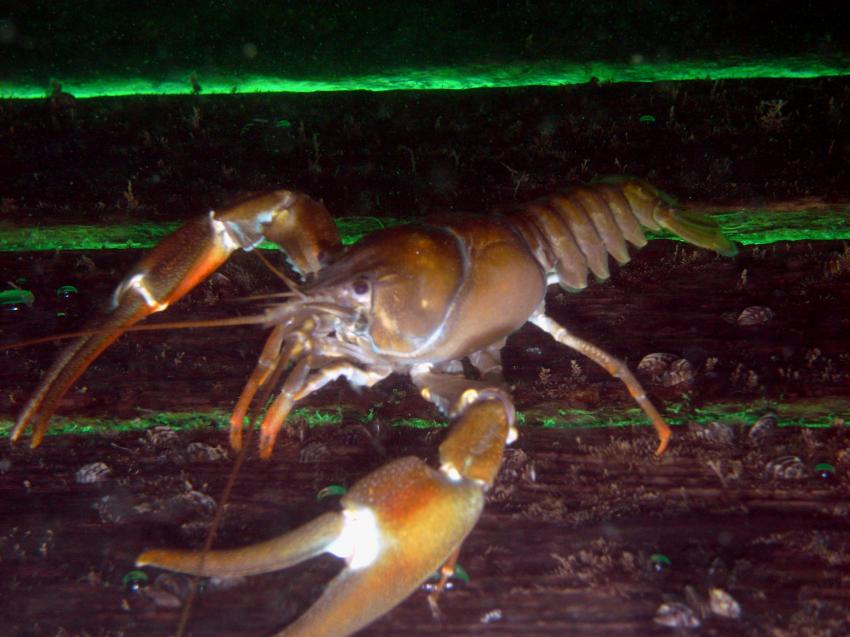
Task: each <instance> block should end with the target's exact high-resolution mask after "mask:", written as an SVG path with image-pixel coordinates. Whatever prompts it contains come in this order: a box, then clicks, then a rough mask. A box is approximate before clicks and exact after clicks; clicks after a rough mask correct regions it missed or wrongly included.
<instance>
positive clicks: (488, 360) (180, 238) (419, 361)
mask: <svg viewBox="0 0 850 637" xmlns="http://www.w3.org/2000/svg"><path fill="white" fill-rule="evenodd" d="M643 228H648V229H651V230H657V229H659V228H666V229H667V230H669V231H671V232H673V233H674V234H676V235H678V236H679V237H681V238H683V239H684V240H686V241H689V242H690V243H692V244H695V245H697V246H701V247H704V248H709V249H712V250H715V251H717V252H718V253H720V254H723V255H732V254H734V253H735V247H734V245H733V244H732V243H730V242H729V241H728V240H727V239H726V238H725V237H724V236H723V235H722V234H721V232H720V230H719V229H718V227H717V226H716V225H715V224H714V223H713V222H712V221H711V220H710V219H708V218H705V217H702V216H700V215H698V214H695V213H693V212H690V211H688V210H686V209H684V208H682V207H680V206H678V205H677V204H676V203H675V202H674V201H673V200H671V199H670V198H669V197H667V196H666V195H664V194H663V193H661V192H659V191H658V190H656V189H655V188H653V187H652V186H650V185H649V184H647V183H645V182H643V181H640V180H637V179H630V178H616V179H607V180H602V181H599V182H597V183H594V184H591V185H580V186H574V187H572V188H567V189H565V190H563V191H561V192H558V193H556V194H554V195H551V196H548V197H544V198H542V199H538V200H536V201H532V202H529V203H526V204H522V205H518V206H515V207H513V208H509V209H505V210H500V211H498V212H497V213H493V214H490V215H487V216H471V215H470V216H463V215H456V216H452V217H450V218H445V217H440V218H433V219H425V220H424V221H422V222H421V223H417V224H410V225H405V226H400V227H395V228H389V229H384V230H380V231H378V232H375V233H373V234H371V235H368V236H366V237H365V238H363V239H362V240H361V241H359V242H358V243H356V244H354V245H352V246H350V247H348V248H343V247H342V246H341V243H340V240H339V236H338V234H337V231H336V227H335V225H334V223H333V220H332V219H331V216H330V214H329V213H328V211H327V209H326V208H325V207H324V206H323V205H322V204H320V203H318V202H316V201H314V200H312V199H310V198H309V197H307V196H306V195H303V194H300V193H296V192H291V191H286V190H281V191H276V192H272V193H268V194H265V195H260V196H257V197H253V198H249V199H245V200H242V201H240V202H237V203H236V204H234V205H232V206H230V207H226V208H224V209H222V210H219V211H212V212H210V213H209V214H208V215H205V216H202V217H199V218H197V219H195V220H193V221H190V222H189V223H188V224H186V225H185V226H184V227H183V228H181V229H180V230H178V231H177V232H176V233H174V234H173V235H172V236H170V237H169V238H166V239H165V240H164V241H163V242H162V243H161V244H160V245H159V246H158V247H156V248H155V249H154V250H153V251H151V252H150V253H149V254H148V255H147V256H146V257H144V258H143V259H142V261H141V262H140V263H139V264H138V265H137V266H136V267H135V268H134V269H133V271H132V272H131V273H130V274H129V275H128V276H127V278H125V279H124V281H123V282H122V283H121V284H120V285H119V286H118V288H117V290H116V291H115V295H114V303H113V309H112V310H111V312H109V313H108V314H107V315H106V316H104V317H102V318H99V319H97V320H95V321H93V323H92V324H91V325H90V327H89V329H88V330H87V331H86V332H85V335H84V336H81V337H79V338H78V339H77V340H75V341H74V342H72V343H71V344H70V345H69V346H68V347H67V348H66V349H65V350H64V351H63V352H62V353H61V354H60V356H59V358H58V359H57V361H56V362H55V363H54V364H53V366H52V367H51V368H50V369H49V370H48V371H47V373H46V374H45V376H44V379H43V380H42V382H41V384H40V385H39V387H38V388H37V389H36V390H35V392H34V393H33V396H32V398H31V399H30V401H29V403H28V404H27V405H26V408H25V409H24V410H23V412H22V413H21V415H20V417H19V418H18V421H17V423H16V425H15V428H14V430H13V432H12V439H13V440H18V439H20V438H21V436H22V435H23V433H24V431H25V430H26V429H27V428H28V427H29V426H30V425H31V426H32V428H33V435H32V445H33V446H36V445H38V444H39V443H40V442H41V440H42V437H43V435H44V432H45V430H46V429H47V426H48V423H49V421H50V418H51V416H52V414H53V413H54V411H55V410H56V408H57V406H58V404H59V401H60V399H61V398H62V396H63V394H64V393H65V392H66V391H67V390H68V389H69V388H70V387H71V385H72V384H73V383H74V382H75V380H76V379H77V378H78V377H79V376H80V375H81V374H82V373H83V372H84V371H85V369H86V368H87V367H88V366H89V365H90V364H91V362H92V361H93V360H94V359H95V358H96V357H97V356H98V355H99V354H100V353H101V352H102V351H103V350H104V349H106V348H107V347H108V346H109V345H110V344H111V343H112V342H113V341H115V339H116V338H118V337H119V336H120V335H121V334H122V333H124V332H125V331H127V330H128V329H129V328H131V327H132V326H133V325H134V324H135V323H136V322H138V321H140V320H141V319H143V318H144V317H146V316H148V315H149V314H151V313H153V312H158V311H161V310H164V309H165V308H166V307H167V306H168V305H169V304H171V303H173V302H175V301H177V300H178V299H179V298H180V297H182V296H183V295H184V294H186V293H187V292H188V291H189V290H191V289H192V288H193V287H194V286H195V285H197V284H198V283H199V282H200V281H202V280H204V279H205V278H206V277H208V276H209V275H210V274H211V273H212V272H213V271H214V270H215V269H216V268H218V266H219V265H221V264H222V263H223V262H224V261H225V260H226V259H227V258H228V256H229V255H230V254H231V253H232V252H233V251H234V250H236V249H243V250H251V249H253V248H255V247H256V246H257V245H259V243H261V242H262V241H264V240H269V241H272V242H274V243H276V244H277V245H279V246H280V248H281V250H283V252H284V253H285V254H286V256H287V257H288V260H289V263H290V265H291V266H292V268H293V270H294V271H295V272H296V274H297V275H299V276H300V277H301V282H300V283H299V284H297V285H296V294H294V295H293V296H292V298H291V299H289V300H287V301H286V302H284V303H281V304H279V305H276V306H274V307H271V308H270V309H267V310H266V311H265V312H264V313H263V314H262V315H260V316H258V317H255V320H254V322H255V323H259V324H263V325H266V326H267V327H268V328H269V330H270V332H269V336H268V339H267V341H266V344H265V346H264V347H263V350H262V352H261V354H260V357H259V361H258V363H257V366H256V368H255V369H254V371H253V373H252V374H251V376H250V378H249V379H248V381H247V383H246V385H245V388H244V390H243V392H242V395H241V396H240V398H239V400H238V401H237V404H236V406H235V408H234V410H233V414H232V417H231V421H230V424H231V431H230V440H231V444H232V445H233V446H234V447H235V448H239V447H241V446H242V442H243V430H242V427H243V423H244V421H245V420H246V415H247V414H249V413H253V412H256V411H260V410H262V408H263V407H264V406H265V404H266V402H267V399H269V398H270V397H271V396H272V395H274V398H272V399H271V400H270V404H269V405H268V407H267V408H266V409H265V412H264V415H263V418H262V422H261V424H260V442H259V445H260V448H259V453H260V455H261V456H262V457H269V456H270V455H271V454H272V452H273V449H274V445H275V439H276V437H277V435H278V433H279V431H280V429H281V428H282V426H283V425H284V423H285V421H286V418H287V416H288V414H289V412H290V411H291V409H292V407H293V405H295V403H297V402H298V401H299V400H301V399H303V398H304V397H306V396H308V395H310V394H312V393H313V392H315V391H317V390H318V389H320V388H321V387H323V386H324V385H326V384H328V383H329V382H331V381H333V380H335V379H338V378H345V379H346V380H347V381H348V382H349V383H350V384H351V385H354V386H358V387H364V386H365V387H369V386H372V385H374V384H375V383H377V382H378V381H380V380H382V379H384V378H386V377H387V376H389V375H390V374H392V373H400V374H407V375H409V376H410V378H411V380H412V382H413V383H414V385H415V386H416V387H417V388H418V389H419V391H420V392H421V394H422V396H423V397H424V398H425V399H426V400H428V401H430V402H432V403H433V404H434V405H436V406H437V407H438V408H439V409H440V410H441V411H442V412H443V413H445V414H446V415H447V416H448V417H449V418H450V419H451V421H452V427H451V428H450V430H449V432H448V434H447V435H446V437H445V439H444V441H443V443H442V444H441V446H440V454H439V456H440V460H439V461H440V465H439V467H438V468H432V467H431V466H429V465H428V464H426V463H425V462H424V461H422V460H420V459H418V458H415V457H407V458H401V459H398V460H395V461H393V462H390V463H388V464H387V465H385V466H383V467H381V468H379V469H377V470H376V471H374V472H372V473H370V474H369V475H367V476H365V477H364V478H362V479H361V480H360V481H359V482H358V483H357V484H355V485H354V487H353V488H352V489H351V490H350V491H349V492H348V494H347V495H346V496H345V497H343V498H342V501H341V504H342V510H341V511H339V512H336V513H326V514H325V515H322V516H320V517H319V518H317V519H316V520H314V521H313V522H310V523H309V524H306V525H305V526H303V527H301V528H298V529H295V530H293V531H291V532H290V533H287V534H285V535H283V536H281V537H278V538H275V539H272V540H269V541H267V542H264V543H261V544H258V545H255V546H250V547H247V548H242V549H237V550H232V551H211V552H206V553H204V552H180V551H170V550H151V551H147V552H145V553H143V554H142V555H141V556H140V557H139V559H138V564H139V565H148V566H157V567H160V568H164V569H169V570H173V571H181V572H185V573H195V574H198V575H217V576H236V575H250V574H257V573H263V572H267V571H271V570H275V569H280V568H285V567H287V566H291V565H293V564H297V563H299V562H302V561H304V560H307V559H309V558H311V557H313V556H315V555H318V554H320V553H323V552H330V553H333V554H334V555H338V556H340V557H342V558H344V559H345V561H346V567H345V568H344V569H343V570H342V572H341V573H340V574H339V575H338V576H337V577H336V578H335V579H334V580H333V581H332V582H331V583H330V585H329V586H328V587H327V588H326V590H325V591H324V593H323V594H322V596H321V597H320V598H319V600H318V601H317V602H316V603H315V604H314V605H313V606H311V607H310V608H309V609H308V610H307V611H306V612H305V613H304V614H303V615H302V616H301V617H300V618H299V619H298V620H297V621H296V622H295V623H293V624H292V625H290V626H289V627H287V628H286V629H284V631H283V632H281V633H280V634H281V635H349V634H351V633H353V632H355V631H357V630H359V629H360V628H362V627H364V626H366V625H368V624H369V623H371V622H372V621H374V620H375V619H376V618H378V617H380V616H381V615H383V614H384V613H386V612H387V611H389V610H390V609H392V608H393V607H395V606H396V605H397V604H399V603H400V602H401V601H402V600H404V599H405V598H406V597H407V596H408V595H410V594H411V593H412V592H413V591H414V590H416V588H417V587H418V586H420V585H421V584H422V582H423V581H425V580H426V579H427V578H428V577H429V576H430V575H431V574H432V573H434V572H435V571H438V570H439V571H440V572H441V573H442V578H441V580H440V583H439V584H438V585H437V587H436V591H435V592H434V593H432V596H431V601H432V603H433V604H436V598H437V596H438V595H439V592H440V591H441V590H442V588H443V585H444V584H445V579H446V577H447V574H448V573H449V572H450V571H451V568H452V566H453V565H454V562H455V560H456V558H457V555H458V552H459V551H460V547H461V545H462V543H463V541H464V539H465V538H466V536H467V535H468V534H469V532H470V531H471V530H472V529H473V527H474V526H475V524H476V522H477V520H478V518H479V516H480V515H481V511H482V508H483V504H484V494H485V492H486V491H487V489H489V488H490V487H491V486H492V484H493V482H494V480H495V478H496V475H497V473H498V471H499V467H500V465H501V462H502V456H503V452H504V448H505V445H507V444H509V443H510V442H512V441H513V440H514V438H515V437H516V429H515V413H514V407H513V403H512V401H511V397H510V395H509V394H508V391H507V389H506V386H505V384H504V381H503V377H502V365H501V350H502V347H503V346H504V344H505V340H506V338H507V337H508V336H509V335H510V334H511V333H513V332H514V331H516V330H518V329H519V328H520V327H521V326H522V325H523V324H525V323H526V322H531V323H534V324H535V325H537V326H538V327H539V328H541V329H542V330H544V331H545V332H547V333H549V334H550V335H551V336H552V337H553V338H554V339H555V340H557V341H558V342H559V343H561V344H563V345H566V346H567V347H570V348H572V349H574V350H577V351H579V352H581V353H582V354H584V355H585V356H587V357H588V358H590V359H591V360H593V361H595V362H596V363H598V364H599V365H601V366H602V367H604V368H605V369H606V370H607V371H608V372H609V373H610V374H612V375H613V376H616V377H617V378H619V379H621V380H622V381H623V383H624V384H625V386H626V387H627V389H628V391H629V393H630V394H631V395H632V396H633V397H634V399H635V401H636V402H637V403H638V404H639V405H640V407H641V409H642V410H643V411H644V413H645V414H646V415H647V417H648V418H649V420H650V421H651V422H652V424H653V426H654V427H655V430H656V432H657V435H658V438H659V445H658V449H657V453H659V454H660V453H662V452H663V451H664V449H665V448H666V446H667V443H668V440H669V438H670V429H669V428H668V426H667V424H666V423H665V422H664V419H663V418H662V416H661V414H660V413H659V412H658V411H657V410H656V409H655V407H654V406H653V405H652V403H651V402H650V401H649V399H648V398H647V396H646V392H645V391H644V389H643V387H641V385H640V383H639V382H638V380H637V379H636V378H635V377H634V376H633V375H632V373H631V372H630V371H629V369H628V368H627V367H626V366H625V365H624V364H623V363H622V362H621V361H619V360H617V359H616V358H614V357H613V356H611V355H610V354H608V353H607V352H605V351H603V350H602V349H600V348H599V347H597V346H595V345H593V344H592V343H590V342H588V341H586V340H584V339H582V338H580V337H579V336H577V335H575V334H573V333H572V332H571V331H570V330H568V329H567V328H566V327H564V326H562V325H559V324H558V323H557V322H555V321H554V320H553V319H552V318H551V317H549V316H547V314H546V311H545V305H544V297H545V294H546V288H547V287H548V286H549V285H551V284H558V285H560V286H562V287H563V288H565V289H568V290H573V291H576V290H581V289H582V288H584V287H586V286H587V284H588V274H590V273H592V274H593V275H594V276H595V277H596V278H597V279H599V280H604V279H606V278H608V276H609V264H608V257H609V255H611V256H613V257H614V259H615V260H616V261H617V262H619V263H620V264H625V263H626V262H627V261H628V260H629V248H628V245H627V244H631V245H632V246H635V247H641V246H643V245H644V244H645V243H646V238H645V237H644V231H643ZM464 360H466V361H468V363H469V364H470V365H471V366H472V367H473V368H475V369H476V370H477V372H478V379H476V380H472V379H468V378H467V377H466V376H465V375H464V374H463V361H464ZM275 394H276V395H275Z"/></svg>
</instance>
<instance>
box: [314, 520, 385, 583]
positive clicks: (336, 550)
mask: <svg viewBox="0 0 850 637" xmlns="http://www.w3.org/2000/svg"><path fill="white" fill-rule="evenodd" d="M342 517H343V525H342V531H341V532H340V534H339V536H337V538H336V539H335V540H334V541H333V542H331V543H330V544H329V545H328V548H327V549H326V550H327V552H328V553H331V554H332V555H336V556H337V557H341V558H342V559H344V560H345V563H346V565H347V566H348V568H350V569H351V570H354V571H356V570H359V569H361V568H366V567H367V566H370V565H371V564H372V563H373V562H374V561H375V560H376V559H377V557H378V554H379V553H380V551H381V543H382V542H381V531H380V529H379V528H378V519H377V518H376V517H375V512H374V511H372V509H370V508H369V507H358V508H354V509H345V510H343V512H342Z"/></svg>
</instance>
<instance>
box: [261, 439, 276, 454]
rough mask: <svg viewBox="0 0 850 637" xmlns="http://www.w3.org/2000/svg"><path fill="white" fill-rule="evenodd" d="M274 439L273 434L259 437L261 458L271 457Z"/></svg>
mask: <svg viewBox="0 0 850 637" xmlns="http://www.w3.org/2000/svg"><path fill="white" fill-rule="evenodd" d="M274 439H275V436H273V435H266V434H265V433H263V435H262V436H261V437H260V458H262V459H263V460H268V459H269V458H271V457H272V451H274Z"/></svg>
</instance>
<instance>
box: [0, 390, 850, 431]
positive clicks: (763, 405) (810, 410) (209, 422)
mask: <svg viewBox="0 0 850 637" xmlns="http://www.w3.org/2000/svg"><path fill="white" fill-rule="evenodd" d="M757 403H758V404H753V403H746V405H745V404H743V403H714V404H708V405H705V406H704V407H701V408H699V409H695V410H693V411H692V412H688V413H687V414H684V415H682V416H676V415H674V414H672V413H670V412H668V414H667V416H668V420H667V422H668V423H669V424H670V425H672V426H674V427H678V426H684V425H685V424H686V423H687V422H689V421H693V422H696V423H699V424H708V423H709V422H711V421H719V422H723V423H726V424H729V425H734V426H746V427H749V426H752V425H753V424H754V423H755V422H756V420H758V419H759V418H760V417H761V416H763V415H764V414H765V413H766V412H768V411H773V412H775V413H778V414H779V418H778V420H777V424H778V426H779V427H806V428H818V429H820V428H827V427H834V426H835V422H836V418H840V417H843V415H844V414H846V413H847V412H848V411H850V399H848V398H847V397H844V396H841V397H824V398H821V399H817V400H806V401H797V402H794V403H787V404H786V403H774V402H765V401H757ZM550 407H551V406H550ZM346 417H348V418H351V419H353V420H354V421H357V420H359V419H360V418H362V415H360V416H359V417H358V414H356V413H351V412H348V411H347V410H346V409H345V408H344V407H342V406H340V407H334V408H322V409H313V408H301V409H297V410H295V411H294V412H293V413H292V415H291V416H290V418H291V419H301V420H304V421H305V422H306V423H307V424H308V425H309V426H310V427H318V426H327V425H332V426H338V425H340V424H341V423H342V422H343V421H344V420H345V418H346ZM229 420H230V415H229V414H228V413H226V412H223V411H220V410H214V411H210V412H161V413H157V414H155V415H153V416H148V417H145V418H131V419H124V420H119V419H112V418H90V417H87V418H73V417H63V416H56V417H54V418H53V420H52V421H51V426H50V429H49V430H48V432H47V433H48V435H49V436H61V435H69V434H70V435H97V434H102V433H104V432H116V431H117V432H133V431H138V432H141V431H145V430H147V429H150V428H151V427H155V426H168V427H171V428H172V429H175V430H178V431H192V430H198V429H209V428H213V429H218V430H221V431H225V430H226V429H227V428H228V427H229ZM517 422H518V423H519V424H520V425H521V427H544V428H548V429H600V428H606V427H633V426H637V427H650V426H651V425H650V423H648V422H647V421H646V416H645V415H644V413H643V412H642V411H641V410H640V409H639V408H637V407H629V408H622V407H605V408H602V409H597V410H593V411H588V410H582V409H556V410H555V414H554V415H552V414H551V409H550V410H549V413H544V412H543V411H537V410H531V411H527V412H525V413H520V412H517ZM388 425H389V426H391V427H413V428H416V429H433V428H444V427H446V426H447V423H446V422H445V421H437V420H430V419H427V418H399V419H397V420H394V421H392V422H389V423H388ZM13 426H14V422H13V421H12V420H9V419H0V436H2V437H5V436H8V435H9V434H10V433H11V431H12V427H13Z"/></svg>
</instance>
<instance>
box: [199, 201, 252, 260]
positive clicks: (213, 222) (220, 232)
mask: <svg viewBox="0 0 850 637" xmlns="http://www.w3.org/2000/svg"><path fill="white" fill-rule="evenodd" d="M210 226H212V231H213V234H214V235H215V236H216V238H217V239H218V241H219V242H220V243H221V245H222V246H224V248H225V249H226V250H227V251H228V252H233V251H234V250H236V249H237V248H239V247H241V244H240V242H239V239H237V238H236V237H234V236H233V230H236V231H237V232H238V229H237V228H236V227H235V225H234V224H229V223H227V222H225V221H222V220H221V219H216V218H215V210H210ZM240 238H242V237H240ZM243 240H244V239H243ZM253 247H254V246H250V247H246V248H245V250H246V251H248V250H250V249H251V248H253Z"/></svg>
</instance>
